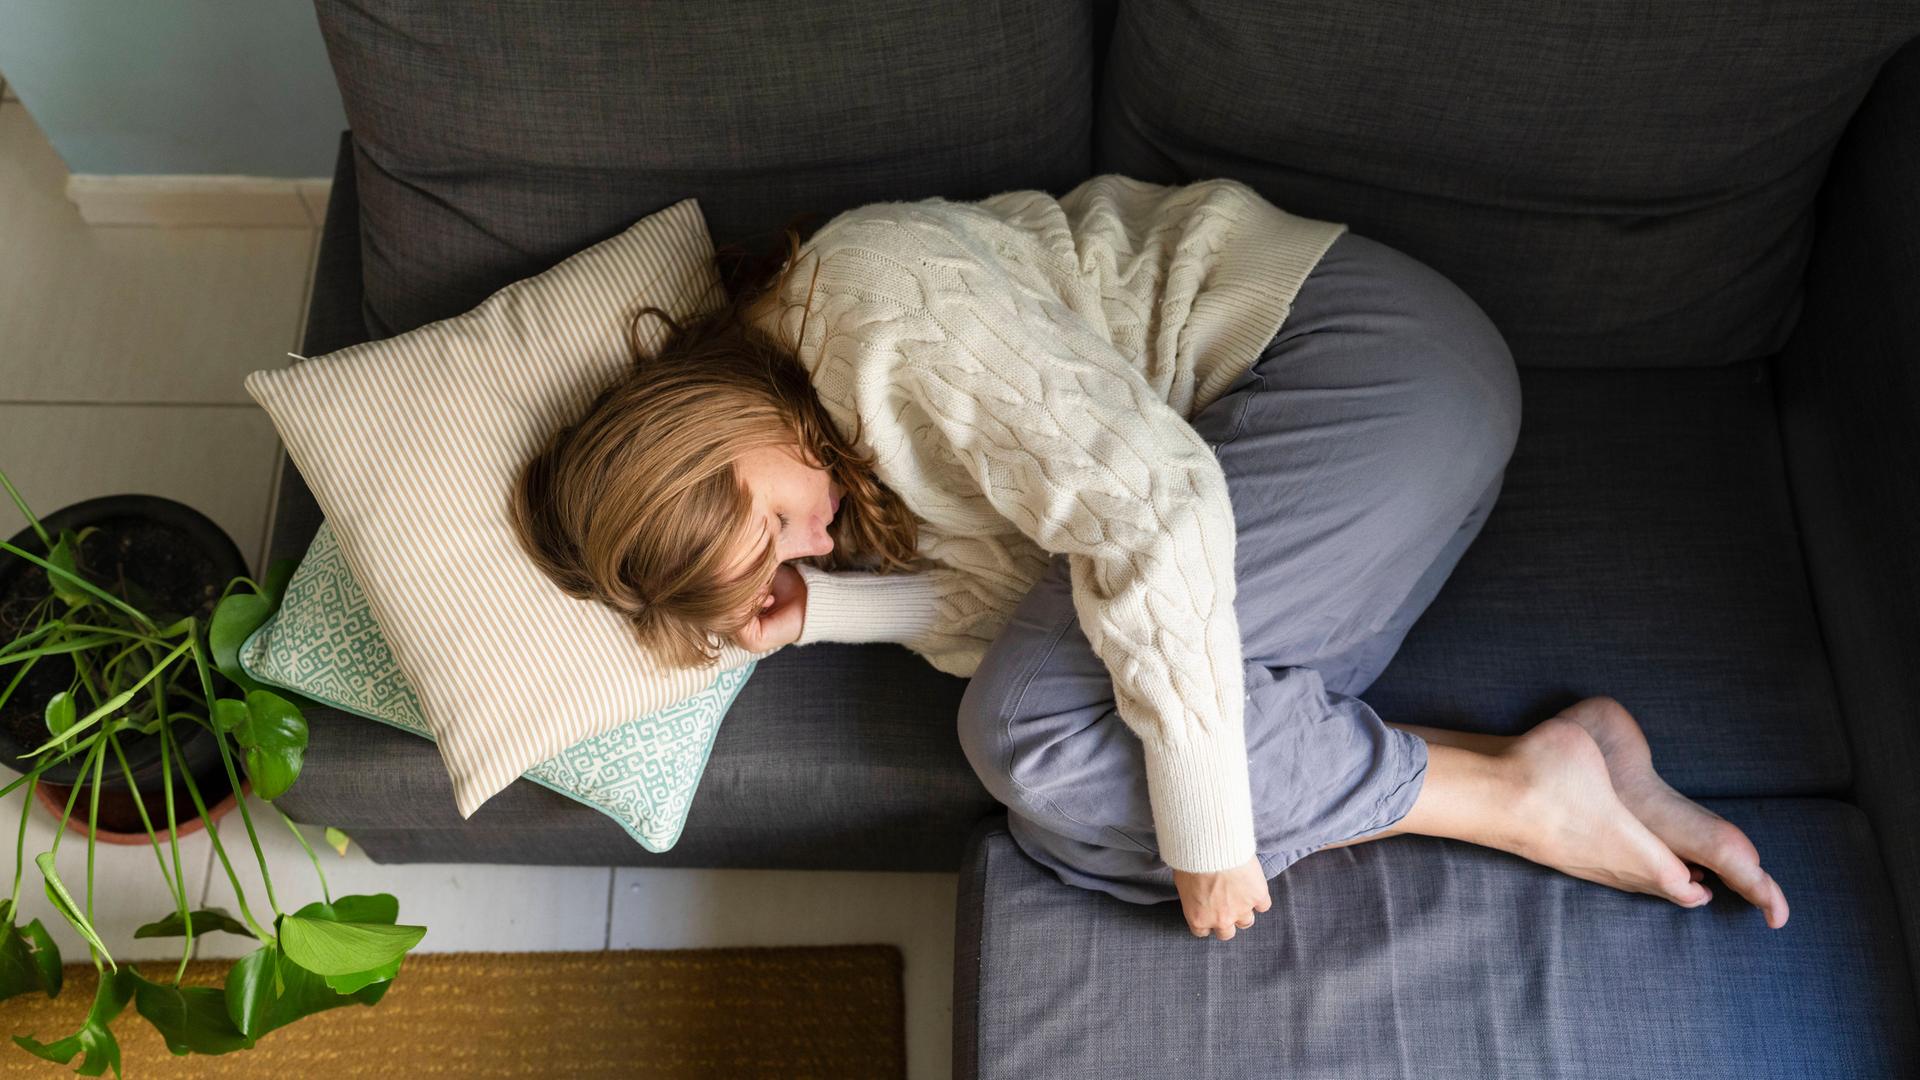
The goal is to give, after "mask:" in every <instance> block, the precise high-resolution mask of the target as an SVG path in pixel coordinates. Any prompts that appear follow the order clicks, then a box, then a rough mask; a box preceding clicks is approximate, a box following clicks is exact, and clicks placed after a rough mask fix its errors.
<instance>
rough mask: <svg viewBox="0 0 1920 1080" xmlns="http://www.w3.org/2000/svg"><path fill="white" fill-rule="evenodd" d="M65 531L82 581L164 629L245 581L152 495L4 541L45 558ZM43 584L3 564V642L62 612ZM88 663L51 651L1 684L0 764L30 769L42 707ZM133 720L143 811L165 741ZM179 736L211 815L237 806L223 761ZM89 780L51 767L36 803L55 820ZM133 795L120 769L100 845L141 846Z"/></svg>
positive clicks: (126, 745) (205, 527)
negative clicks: (49, 612) (51, 611)
mask: <svg viewBox="0 0 1920 1080" xmlns="http://www.w3.org/2000/svg"><path fill="white" fill-rule="evenodd" d="M68 531H72V532H73V534H74V536H75V538H76V540H77V541H78V547H76V548H74V549H73V550H72V552H71V554H72V556H73V559H74V561H75V563H76V565H78V566H80V567H81V568H82V572H83V573H85V574H87V576H89V577H90V578H91V579H92V580H94V581H95V582H97V583H100V584H102V585H103V586H104V587H107V588H108V589H109V591H112V592H114V593H115V594H116V595H120V596H124V597H126V598H128V599H129V600H130V601H131V602H132V603H133V604H134V605H135V606H137V607H139V608H140V609H141V610H142V611H144V612H146V613H147V614H148V615H149V616H150V617H151V618H152V619H153V621H154V622H155V623H156V624H158V625H162V626H164V625H168V624H170V623H173V622H176V621H177V620H178V619H179V618H180V617H181V616H182V615H187V614H192V615H195V616H197V617H198V618H199V619H200V620H201V621H202V622H203V623H204V622H207V621H209V620H210V619H211V618H212V616H213V609H214V605H215V604H216V603H217V602H218V601H219V600H220V598H221V592H220V590H221V587H222V585H223V584H225V583H226V582H228V581H231V580H233V579H235V578H240V577H243V576H244V575H245V574H246V573H247V564H246V561H245V559H243V558H242V557H241V555H240V549H239V547H238V546H236V545H235V544H234V542H233V540H232V539H231V538H229V537H228V536H227V534H226V533H225V532H224V531H222V530H221V529H220V527H219V526H217V525H215V524H214V523H213V522H212V521H210V520H208V519H207V517H206V516H205V515H203V514H201V513H200V512H199V511H197V510H195V509H193V508H192V507H190V506H187V505H185V504H184V503H179V502H175V501H173V500H171V499H163V498H159V497H157V496H152V495H113V496H107V497H104V498H98V499H89V500H87V501H85V502H81V503H76V504H74V505H72V506H69V507H66V508H65V509H62V510H60V511H58V512H56V513H53V514H50V515H48V516H46V517H45V518H42V519H41V521H40V523H39V527H38V528H35V527H33V526H29V527H27V528H25V529H22V530H21V531H20V532H19V533H18V534H17V535H15V536H14V537H13V538H12V540H11V541H10V542H11V543H12V544H13V545H14V546H16V547H18V548H21V549H23V550H25V551H27V552H29V553H31V554H34V555H38V556H40V557H41V558H46V557H47V556H48V554H49V551H50V546H49V545H48V544H46V543H44V542H43V538H45V537H52V536H60V535H62V534H64V533H66V532H68ZM48 579H49V575H48V574H47V573H46V572H45V571H43V570H41V569H40V568H39V567H38V566H35V565H33V564H32V563H29V562H27V561H26V560H24V559H12V558H8V559H0V641H6V640H11V639H12V638H14V637H16V636H17V635H18V634H19V633H21V632H22V631H23V630H26V629H30V628H31V626H32V624H33V623H34V622H35V621H36V620H37V619H39V617H40V616H41V615H42V614H43V613H44V610H45V609H46V608H48V607H50V606H51V605H53V604H54V603H56V602H57V600H58V594H57V593H56V592H55V591H54V589H53V588H52V587H51V585H50V582H49V580H48ZM84 660H85V654H84V653H80V654H75V653H55V654H51V655H46V656H42V657H39V658H37V660H36V661H35V662H31V663H26V664H23V665H22V666H21V667H20V668H19V669H18V670H16V671H15V672H12V673H10V677H11V679H13V680H15V681H14V682H11V683H9V684H7V685H10V686H11V693H10V696H9V697H8V698H7V700H6V701H4V702H3V703H0V764H4V765H6V766H8V767H10V768H12V769H15V770H16V771H20V772H25V771H27V770H28V769H29V768H31V765H30V764H29V763H27V762H26V761H25V760H23V759H24V758H25V757H27V756H28V755H30V754H31V753H32V751H33V750H34V749H35V748H36V747H38V746H39V745H40V744H41V743H42V742H44V741H45V740H46V738H47V727H46V722H45V719H44V716H43V712H42V710H43V709H44V707H45V705H46V703H47V702H48V701H50V700H51V699H52V698H53V697H54V695H55V694H57V693H59V692H61V691H67V690H70V689H75V688H78V687H81V686H82V685H83V684H86V683H88V682H90V681H92V680H95V678H96V676H95V674H94V672H92V671H91V670H90V669H85V668H83V667H82V666H81V665H82V664H83V663H84ZM127 662H128V663H130V664H134V665H136V666H137V665H139V664H141V663H142V662H143V661H142V660H141V658H140V657H139V656H138V655H137V654H136V655H133V656H130V657H128V660H127ZM169 693H171V694H173V695H174V697H173V698H172V699H171V701H170V704H171V705H172V706H173V707H175V708H178V709H186V708H191V707H194V706H196V705H200V704H201V703H200V701H199V697H198V695H196V694H194V693H193V692H192V690H191V688H190V687H187V686H184V685H175V684H170V687H169ZM128 712H129V716H130V718H131V719H133V720H134V721H135V722H134V724H133V725H131V726H129V727H127V728H124V729H123V730H122V731H121V733H120V749H121V751H122V752H123V753H125V754H126V755H127V760H128V764H129V766H130V771H131V773H132V776H133V783H134V785H135V788H137V790H138V791H139V792H140V794H141V796H142V797H144V798H145V799H146V800H147V801H148V802H149V803H150V804H152V803H156V802H157V801H158V799H159V798H160V796H161V777H160V749H161V743H160V737H159V735H158V734H157V733H154V734H148V733H146V732H143V731H141V730H139V728H140V725H141V724H142V723H143V722H144V721H145V720H146V719H147V718H148V717H149V716H150V715H151V714H152V712H153V706H152V704H151V702H149V701H148V700H147V699H145V698H138V699H136V700H135V701H134V702H133V703H132V705H131V707H130V708H129V710H128ZM174 735H175V738H176V741H177V745H178V747H179V749H180V752H181V754H182V756H183V758H184V759H185V762H186V768H187V770H188V771H189V772H190V773H192V774H193V778H194V780H195V782H197V783H198V784H199V785H200V789H201V792H202V794H203V795H204V796H205V798H206V799H207V802H208V803H209V805H210V807H211V808H212V813H213V815H214V816H215V817H218V816H219V815H220V814H222V813H223V812H225V811H226V810H227V809H229V808H231V807H232V806H233V804H234V802H235V801H237V796H235V795H234V794H233V790H232V788H231V787H230V786H229V785H228V783H227V777H226V773H225V770H224V769H222V767H221V764H220V754H219V751H218V750H217V749H215V747H214V745H213V740H212V738H210V737H208V736H207V735H206V733H205V729H204V728H200V727H197V726H194V725H191V724H184V723H183V724H176V725H175V726H174ZM86 780H87V778H86V777H84V776H82V775H81V769H80V762H79V761H78V760H74V759H69V760H67V761H64V762H60V763H59V764H55V765H50V766H48V767H47V769H46V770H45V771H43V772H42V773H41V774H40V779H39V783H38V784H37V785H36V787H35V789H34V790H35V794H36V795H37V796H38V797H39V799H40V802H41V805H43V806H46V807H47V808H48V809H49V810H51V811H52V812H53V814H54V815H55V816H56V817H58V816H60V813H61V808H62V807H63V806H64V805H65V803H66V799H67V796H68V794H69V793H70V792H71V790H72V788H73V787H74V786H75V785H80V786H83V787H84V786H86ZM135 788H129V787H128V781H127V779H126V777H125V776H123V775H122V773H121V771H120V770H119V769H109V770H107V771H106V773H105V775H104V776H102V778H101V788H100V812H99V814H98V815H97V822H96V824H97V825H98V831H97V836H98V838H99V839H100V840H103V841H106V842H108V843H123V844H144V843H146V842H147V838H146V836H145V834H144V833H143V832H142V829H141V825H140V820H139V817H138V815H137V813H136V811H135V806H134V800H133V790H134V789H135ZM83 797H84V795H83ZM182 809H183V810H188V809H190V808H182ZM200 820H201V819H200V817H199V816H198V815H197V814H187V815H186V819H185V821H184V823H183V824H182V825H181V832H182V834H183V835H184V834H186V833H189V832H192V831H194V830H195V829H197V828H198V827H199V825H200ZM67 822H68V825H69V827H71V828H73V829H75V830H76V831H82V832H84V831H85V830H86V828H87V822H85V821H83V820H82V819H81V818H80V817H77V816H74V817H69V818H68V819H67ZM163 835H164V834H163Z"/></svg>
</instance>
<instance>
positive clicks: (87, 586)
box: [0, 537, 159, 630]
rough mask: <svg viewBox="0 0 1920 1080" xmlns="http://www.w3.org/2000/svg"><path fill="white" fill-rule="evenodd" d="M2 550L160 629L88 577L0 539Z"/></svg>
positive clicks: (138, 611)
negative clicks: (64, 579) (58, 576)
mask: <svg viewBox="0 0 1920 1080" xmlns="http://www.w3.org/2000/svg"><path fill="white" fill-rule="evenodd" d="M41 539H42V540H44V539H46V538H45V537H41ZM48 550H52V545H48ZM0 551H11V552H13V553H14V554H15V555H18V556H20V557H21V558H23V559H25V560H27V561H28V562H30V563H33V564H34V565H36V566H38V567H40V568H42V569H44V570H49V571H52V572H53V573H55V574H58V575H60V576H61V577H63V578H66V579H67V580H69V581H71V582H73V583H74V584H75V585H78V586H79V587H80V588H82V589H84V590H85V591H87V592H90V593H92V594H93V595H94V596H96V597H98V598H100V599H102V600H105V601H106V602H107V603H109V604H112V605H113V606H114V607H117V608H119V609H120V610H122V611H124V612H126V613H127V614H129V615H131V616H133V617H134V618H135V619H138V620H139V621H140V624H141V625H142V626H148V627H152V628H153V629H155V630H158V629H159V627H157V626H154V625H153V620H152V619H149V618H148V617H147V616H146V614H145V613H144V612H142V611H140V610H139V609H138V608H135V607H134V606H132V605H131V604H128V603H127V602H126V601H125V600H122V599H120V598H119V597H117V596H115V595H113V594H112V593H110V592H107V591H106V590H104V589H102V588H100V586H98V585H95V584H94V583H93V582H91V581H88V580H87V579H86V578H83V577H81V576H80V575H78V574H75V573H73V572H72V571H70V570H65V569H62V568H61V567H58V566H55V565H53V564H52V563H50V562H48V561H47V560H45V559H43V558H41V557H40V556H38V555H35V554H33V553H32V552H30V551H22V550H20V549H19V548H17V547H15V546H13V545H12V544H9V543H7V542H6V541H5V540H0Z"/></svg>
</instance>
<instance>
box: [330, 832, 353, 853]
mask: <svg viewBox="0 0 1920 1080" xmlns="http://www.w3.org/2000/svg"><path fill="white" fill-rule="evenodd" d="M325 836H326V838H327V843H328V845H330V846H331V847H332V848H333V850H335V851H337V852H339V853H340V854H341V856H342V857H345V855H346V854H347V844H348V843H350V842H351V841H349V840H348V839H347V834H346V833H343V832H341V831H340V830H339V829H336V828H334V827H333V826H331V825H329V826H327V831H326V833H325Z"/></svg>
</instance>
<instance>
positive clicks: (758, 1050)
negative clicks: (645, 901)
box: [0, 945, 907, 1080]
mask: <svg viewBox="0 0 1920 1080" xmlns="http://www.w3.org/2000/svg"><path fill="white" fill-rule="evenodd" d="M135 966H136V967H137V968H138V969H139V971H140V973H141V974H142V975H144V976H146V977H147V978H149V979H154V980H160V979H163V978H165V979H170V978H171V977H172V974H173V970H174V965H172V964H167V963H163V962H158V961H155V962H147V961H141V962H139V963H137V964H136V965H135ZM231 966H232V962H231V961H226V960H197V961H194V962H193V963H191V964H189V965H188V966H187V975H186V978H185V979H184V980H183V982H184V983H186V984H187V985H194V986H218V985H221V984H222V983H223V982H224V980H225V979H226V973H227V969H228V968H229V967H231ZM900 975H901V955H900V949H899V948H898V947H897V946H894V945H845V946H826V947H813V946H790V947H782V948H755V949H646V950H632V951H616V952H557V953H423V954H419V955H415V956H409V957H407V960H406V963H405V965H404V966H403V967H402V968H401V971H400V977H399V978H398V979H396V980H394V984H393V988H392V989H390V990H388V991H387V996H386V997H385V998H384V999H382V1000H381V1001H380V1003H379V1004H377V1005H373V1006H371V1007H368V1006H361V1005H349V1006H345V1007H342V1008H338V1009H333V1010H330V1011H328V1012H323V1013H320V1014H318V1015H315V1016H310V1017H307V1018H306V1019H304V1020H300V1021H297V1022H295V1023H293V1024H290V1025H288V1026H287V1027H284V1028H280V1029H277V1030H275V1031H271V1032H268V1033H267V1034H266V1035H265V1036H264V1037H262V1038H261V1039H260V1041H259V1043H258V1044H257V1045H255V1046H254V1048H253V1049H251V1050H238V1051H235V1052H234V1053H231V1054H224V1055H220V1056H218V1057H205V1056H201V1055H198V1054H196V1055H193V1056H191V1057H174V1056H173V1055H172V1054H169V1053H168V1052H167V1047H166V1044H165V1043H164V1042H162V1041H161V1039H160V1033H159V1032H157V1031H155V1030H154V1028H153V1025H152V1024H149V1023H148V1022H147V1021H146V1018H145V1017H142V1016H140V1015H139V1014H138V1013H137V1012H135V1011H134V1007H133V1004H132V1003H131V1002H129V1003H128V1005H127V1009H126V1011H125V1012H123V1013H122V1014H121V1015H120V1017H119V1018H118V1019H117V1020H115V1021H114V1022H113V1024H112V1025H111V1027H112V1030H113V1032H114V1033H115V1035H116V1036H117V1037H118V1038H119V1040H120V1051H121V1068H122V1075H123V1076H124V1077H126V1080H143V1078H146V1077H156V1078H157V1077H195V1078H199V1077H249V1078H256V1077H272V1078H276V1080H305V1078H308V1077H313V1078H326V1080H332V1078H335V1077H378V1078H380V1080H396V1078H400V1077H416V1076H447V1077H489V1076H543V1077H546V1076H551V1077H650V1078H657V1080H666V1078H673V1080H679V1078H681V1077H701V1078H707V1077H729V1078H732V1077H781V1078H782V1080H801V1078H807V1077H814V1078H819V1080H827V1078H834V1080H840V1078H847V1077H884V1078H886V1080H901V1078H903V1077H905V1076H906V1057H907V1055H906V1010H905V1006H904V999H903V996H902V991H901V981H900ZM97 985H98V979H97V977H96V976H95V974H94V970H93V967H92V965H90V964H74V965H69V966H68V967H67V969H66V985H65V987H64V988H63V989H62V990H61V991H60V996H59V997H58V998H54V999H51V1000H49V999H48V998H47V997H45V996H44V995H41V994H32V995H24V994H23V995H21V996H19V997H15V998H9V999H7V1000H6V1001H4V1002H0V1035H4V1036H7V1037H8V1038H6V1039H3V1040H0V1076H6V1077H11V1076H31V1077H58V1076H71V1075H73V1072H72V1070H73V1066H75V1065H78V1064H79V1063H80V1059H79V1058H78V1057H75V1058H74V1059H73V1061H72V1062H71V1063H70V1064H68V1065H65V1066H62V1065H56V1064H54V1063H53V1062H50V1061H44V1060H41V1059H40V1058H37V1057H34V1056H33V1055H31V1054H29V1053H27V1052H26V1051H25V1050H22V1049H20V1048H19V1047H18V1046H15V1045H14V1044H13V1042H12V1039H11V1036H13V1035H31V1036H33V1037H35V1038H37V1039H39V1040H40V1041H41V1042H52V1041H53V1040H55V1039H58V1038H63V1037H65V1036H66V1035H68V1034H71V1033H72V1032H74V1031H75V1030H77V1029H78V1028H79V1026H80V1021H81V1019H82V1018H83V1017H84V1016H85V1015H86V1012H87V1006H88V1005H89V1004H90V1003H91V1002H92V1001H93V992H94V988H95V987H96V986H97ZM107 1075H108V1076H112V1075H113V1073H112V1071H111V1070H109V1071H108V1072H107Z"/></svg>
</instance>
